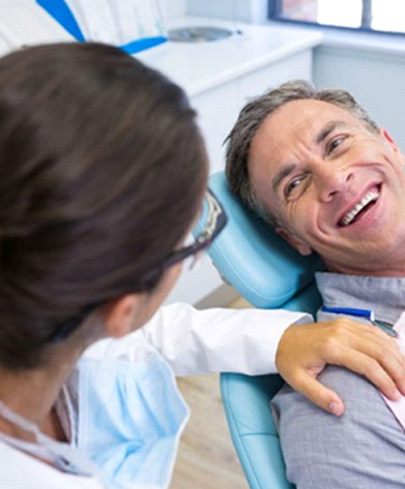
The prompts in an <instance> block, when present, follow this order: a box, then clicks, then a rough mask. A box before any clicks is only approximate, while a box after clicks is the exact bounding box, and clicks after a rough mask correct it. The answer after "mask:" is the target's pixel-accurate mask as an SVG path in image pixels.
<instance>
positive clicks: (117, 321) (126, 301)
mask: <svg viewBox="0 0 405 489" xmlns="http://www.w3.org/2000/svg"><path fill="white" fill-rule="evenodd" d="M139 305H140V295H137V294H128V295H124V296H122V297H120V298H119V299H115V300H113V301H111V302H110V303H108V304H107V305H106V306H105V309H104V324H105V329H106V333H107V335H108V336H111V337H113V338H120V337H121V336H125V335H126V334H128V333H130V332H131V331H133V329H134V317H135V311H136V310H137V308H138V307H139Z"/></svg>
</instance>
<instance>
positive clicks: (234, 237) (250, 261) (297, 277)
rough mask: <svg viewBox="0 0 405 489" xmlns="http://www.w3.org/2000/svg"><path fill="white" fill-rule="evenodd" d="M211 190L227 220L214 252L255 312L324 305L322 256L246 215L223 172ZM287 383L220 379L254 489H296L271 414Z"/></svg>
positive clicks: (215, 177) (239, 451) (212, 182)
mask: <svg viewBox="0 0 405 489" xmlns="http://www.w3.org/2000/svg"><path fill="white" fill-rule="evenodd" d="M209 186H210V188H211V189H212V191H213V192H214V194H215V195H216V196H217V198H218V200H219V201H220V202H221V204H222V205H223V207H224V209H225V211H226V213H227V215H228V224H227V226H226V227H225V229H224V230H223V231H222V233H221V234H220V236H219V237H218V238H217V239H216V240H215V241H214V243H213V244H212V246H211V247H210V249H209V254H210V257H211V258H212V261H213V263H214V265H215V267H216V268H217V269H218V271H219V273H220V274H221V276H222V277H223V278H224V280H226V281H227V282H228V283H229V284H230V285H232V286H233V287H234V288H235V289H236V290H237V291H238V292H239V293H240V294H241V295H242V297H244V298H245V299H246V300H247V301H249V302H250V303H251V304H252V305H254V306H256V307H261V308H284V309H290V310H301V311H307V312H310V313H312V314H313V313H315V311H316V309H317V308H318V306H319V305H320V298H319V295H318V292H317V290H316V287H315V284H314V281H313V277H314V272H315V271H316V270H319V269H320V268H321V262H320V260H319V259H318V257H316V256H313V257H312V256H311V257H302V256H301V255H299V254H298V253H297V252H295V251H294V250H293V249H292V248H291V247H290V246H289V245H288V244H287V243H286V242H285V241H284V240H282V239H281V238H280V237H279V236H277V235H276V233H275V232H274V231H273V230H272V229H271V228H270V226H269V225H268V224H266V223H265V222H263V221H262V220H261V219H259V218H257V217H256V216H255V215H254V214H253V213H252V212H250V211H249V210H247V209H246V208H245V207H244V206H243V205H242V204H241V202H240V201H239V200H238V199H236V198H235V197H234V195H233V194H232V193H231V192H230V190H229V188H228V184H227V182H226V178H225V174H224V173H223V172H219V173H216V174H214V175H212V176H211V178H210V182H209ZM269 327H271V326H269ZM303 327H305V326H303ZM282 384H283V381H282V379H281V377H280V376H279V375H265V376H260V377H249V376H247V375H241V374H231V373H225V374H222V375H221V393H222V399H223V403H224V409H225V414H226V417H227V421H228V426H229V430H230V433H231V437H232V440H233V443H234V446H235V449H236V452H237V454H238V457H239V460H240V462H241V465H242V468H243V470H244V473H245V475H246V479H247V481H248V483H249V487H250V488H251V489H293V486H292V485H291V484H290V483H289V482H288V480H287V477H286V473H285V466H284V461H283V456H282V452H281V447H280V441H279V438H278V434H277V430H276V427H275V424H274V421H273V418H272V415H271V411H270V400H271V398H272V397H273V396H274V395H275V394H276V393H277V392H278V390H279V389H280V387H281V386H282Z"/></svg>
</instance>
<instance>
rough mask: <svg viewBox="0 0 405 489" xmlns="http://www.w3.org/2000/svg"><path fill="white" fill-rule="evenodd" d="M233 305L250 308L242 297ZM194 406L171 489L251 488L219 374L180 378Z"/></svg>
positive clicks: (182, 389) (179, 382)
mask: <svg viewBox="0 0 405 489" xmlns="http://www.w3.org/2000/svg"><path fill="white" fill-rule="evenodd" d="M231 307H235V308H238V307H248V305H247V304H246V303H245V302H244V301H243V300H238V301H236V302H235V303H233V304H231ZM178 384H179V387H180V390H181V392H182V394H183V396H184V398H185V399H186V402H187V404H188V405H189V406H190V409H191V418H190V421H189V423H188V425H187V427H186V430H185V432H184V433H183V436H182V439H181V442H180V450H179V455H178V459H177V463H176V466H175V470H174V478H173V481H172V483H171V485H170V488H171V489H248V485H247V482H246V480H245V478H244V476H243V473H242V469H241V468H240V465H239V462H238V460H237V457H236V454H235V451H234V448H233V446H232V442H231V439H230V437H229V433H228V427H227V425H226V420H225V415H224V412H223V408H222V403H221V398H220V393H219V383H218V375H214V374H212V375H203V376H197V377H185V378H181V379H178Z"/></svg>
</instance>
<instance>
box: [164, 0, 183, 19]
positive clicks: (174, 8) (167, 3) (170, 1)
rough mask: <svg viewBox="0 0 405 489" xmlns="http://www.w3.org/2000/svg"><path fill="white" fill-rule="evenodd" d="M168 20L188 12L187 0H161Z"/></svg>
mask: <svg viewBox="0 0 405 489" xmlns="http://www.w3.org/2000/svg"><path fill="white" fill-rule="evenodd" d="M161 2H162V6H163V8H164V9H165V14H166V16H167V20H168V22H170V21H171V20H173V19H175V18H176V17H181V16H182V15H184V14H185V12H186V0H161Z"/></svg>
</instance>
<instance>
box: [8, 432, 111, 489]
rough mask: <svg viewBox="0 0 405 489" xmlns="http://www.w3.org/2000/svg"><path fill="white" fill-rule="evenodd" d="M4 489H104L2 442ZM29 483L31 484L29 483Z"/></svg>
mask: <svg viewBox="0 0 405 489" xmlns="http://www.w3.org/2000/svg"><path fill="white" fill-rule="evenodd" d="M0 480H1V481H2V482H1V487H2V489H21V487H28V486H29V487H30V489H44V487H52V489H103V487H102V486H101V485H100V483H99V482H98V481H97V480H96V479H94V478H92V477H82V476H76V475H71V474H66V473H63V472H61V471H59V470H57V469H55V468H54V467H52V466H50V465H48V464H46V463H44V462H41V461H40V460H37V459H35V458H34V457H31V456H30V455H27V454H25V453H24V452H22V451H20V450H18V449H16V448H14V447H12V446H10V445H9V444H7V443H6V442H4V441H2V440H0ZM28 481H29V483H28Z"/></svg>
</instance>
